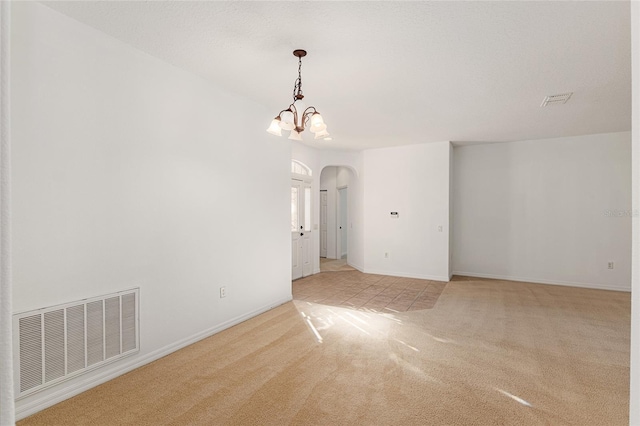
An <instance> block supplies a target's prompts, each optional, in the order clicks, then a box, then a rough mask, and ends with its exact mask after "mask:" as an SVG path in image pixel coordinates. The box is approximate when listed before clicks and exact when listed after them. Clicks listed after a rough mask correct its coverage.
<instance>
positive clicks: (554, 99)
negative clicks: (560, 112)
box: [540, 92, 573, 107]
mask: <svg viewBox="0 0 640 426" xmlns="http://www.w3.org/2000/svg"><path fill="white" fill-rule="evenodd" d="M571 95H573V92H569V93H560V94H558V95H549V96H547V97H545V98H544V100H543V101H542V105H540V106H541V107H545V106H550V105H562V104H566V103H567V101H568V100H569V98H570V97H571Z"/></svg>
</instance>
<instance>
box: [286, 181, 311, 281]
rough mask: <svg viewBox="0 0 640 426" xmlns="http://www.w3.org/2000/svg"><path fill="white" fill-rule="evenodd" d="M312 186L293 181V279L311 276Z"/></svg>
mask: <svg viewBox="0 0 640 426" xmlns="http://www.w3.org/2000/svg"><path fill="white" fill-rule="evenodd" d="M312 270H313V267H312V262H311V184H310V183H306V182H302V181H300V180H296V179H293V180H292V181H291V278H292V279H294V280H295V279H297V278H300V277H306V276H307V275H311V272H312Z"/></svg>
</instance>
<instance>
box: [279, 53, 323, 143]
mask: <svg viewBox="0 0 640 426" xmlns="http://www.w3.org/2000/svg"><path fill="white" fill-rule="evenodd" d="M306 55H307V51H306V50H302V49H297V50H294V51H293V56H295V57H297V58H298V79H297V80H296V82H295V83H294V85H293V103H292V104H291V105H289V108H287V109H284V110H282V111H280V113H279V114H278V116H277V117H276V118H274V119H273V121H271V125H270V126H269V128H268V129H267V132H269V133H271V134H272V135H276V136H282V130H290V131H291V133H290V134H289V139H292V140H294V141H301V140H302V132H303V131H304V129H305V126H307V125H308V124H310V125H311V126H310V127H309V130H311V132H312V133H315V138H314V139H327V140H328V139H330V137H329V132H327V125H326V124H324V120H323V119H322V116H321V115H320V113H319V112H318V111H317V110H316V109H315V107H312V106H310V107H306V106H305V104H304V102H303V101H302V99H303V98H304V95H303V94H302V73H301V72H302V57H303V56H306Z"/></svg>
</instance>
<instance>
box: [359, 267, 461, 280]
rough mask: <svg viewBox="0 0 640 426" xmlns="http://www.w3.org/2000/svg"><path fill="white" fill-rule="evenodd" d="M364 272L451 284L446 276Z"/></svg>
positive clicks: (365, 271) (375, 271)
mask: <svg viewBox="0 0 640 426" xmlns="http://www.w3.org/2000/svg"><path fill="white" fill-rule="evenodd" d="M356 269H357V268H356ZM362 272H364V273H365V274H373V275H387V276H390V277H400V278H416V279H418V280H431V281H443V282H449V277H448V276H446V275H425V274H414V273H411V272H397V271H387V270H379V269H365V270H363V271H362Z"/></svg>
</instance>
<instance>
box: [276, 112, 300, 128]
mask: <svg viewBox="0 0 640 426" xmlns="http://www.w3.org/2000/svg"><path fill="white" fill-rule="evenodd" d="M280 127H281V128H282V130H293V129H295V128H296V124H295V122H294V117H293V112H291V111H284V112H283V113H282V114H280Z"/></svg>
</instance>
